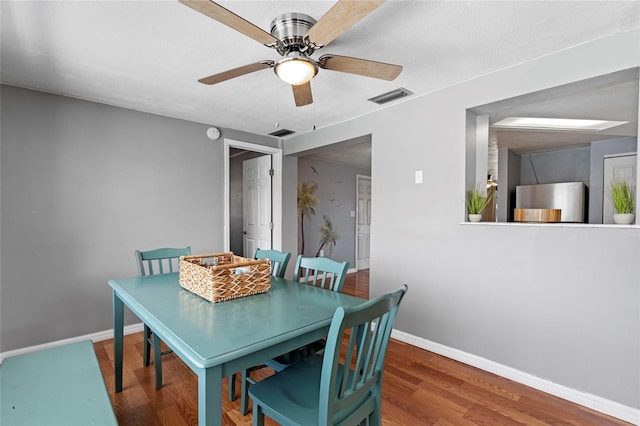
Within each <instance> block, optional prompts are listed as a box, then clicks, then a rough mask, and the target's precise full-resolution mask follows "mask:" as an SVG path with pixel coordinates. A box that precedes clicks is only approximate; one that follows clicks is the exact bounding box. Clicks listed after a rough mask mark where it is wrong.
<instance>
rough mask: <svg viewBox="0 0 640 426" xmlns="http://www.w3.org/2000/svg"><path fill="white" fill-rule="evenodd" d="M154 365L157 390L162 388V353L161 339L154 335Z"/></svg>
mask: <svg viewBox="0 0 640 426" xmlns="http://www.w3.org/2000/svg"><path fill="white" fill-rule="evenodd" d="M153 364H154V366H155V368H156V389H160V388H161V387H162V353H161V351H160V339H159V338H158V336H156V335H155V334H154V335H153Z"/></svg>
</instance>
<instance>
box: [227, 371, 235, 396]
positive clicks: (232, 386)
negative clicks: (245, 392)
mask: <svg viewBox="0 0 640 426" xmlns="http://www.w3.org/2000/svg"><path fill="white" fill-rule="evenodd" d="M227 380H228V382H227V388H228V391H229V401H235V400H236V373H233V374H232V375H230V376H229V377H227Z"/></svg>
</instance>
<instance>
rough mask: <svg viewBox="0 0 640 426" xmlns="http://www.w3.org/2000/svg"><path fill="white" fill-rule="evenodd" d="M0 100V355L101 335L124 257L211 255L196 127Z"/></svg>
mask: <svg viewBox="0 0 640 426" xmlns="http://www.w3.org/2000/svg"><path fill="white" fill-rule="evenodd" d="M1 101H2V103H1V108H2V117H1V120H2V121H1V122H0V124H1V132H2V133H1V139H0V143H1V145H0V153H1V155H0V158H1V167H0V171H1V182H2V194H1V216H0V217H1V224H0V226H1V254H2V257H1V259H0V260H1V265H2V268H1V276H0V299H1V300H0V352H5V351H9V350H13V349H18V348H23V347H27V346H31V345H36V344H42V343H46V342H51V341H56V340H60V339H65V338H71V337H76V336H80V335H84V334H88V333H94V332H99V331H103V330H108V329H111V328H113V324H112V313H111V312H112V302H111V292H110V288H109V286H108V285H107V281H108V280H109V279H111V278H117V277H123V276H133V275H136V274H137V269H136V264H135V261H134V256H133V252H134V250H135V249H143V250H144V249H152V248H156V247H167V246H170V247H171V246H175V247H179V246H187V245H190V246H191V247H192V249H193V252H194V253H203V252H211V251H220V250H222V249H223V235H222V230H223V223H222V222H223V203H221V202H220V199H221V198H222V195H223V188H222V182H223V166H222V164H223V163H222V143H221V141H220V140H219V141H210V140H209V139H207V137H206V135H205V132H206V129H207V127H208V126H206V125H204V124H198V123H192V122H187V121H182V120H176V119H171V118H166V117H160V116H155V115H151V114H145V113H141V112H137V111H132V110H126V109H122V108H116V107H111V106H107V105H102V104H97V103H92V102H86V101H80V100H77V99H71V98H66V97H61V96H56V95H51V94H46V93H42V92H35V91H30V90H25V89H19V88H15V87H11V86H5V85H3V86H1ZM222 130H223V136H226V137H230V138H233V139H236V140H245V141H248V142H254V143H260V142H263V143H270V144H277V140H275V139H274V138H266V137H261V136H259V135H251V134H247V133H245V132H240V131H233V130H227V129H222ZM126 322H127V324H130V323H134V322H138V320H137V318H135V317H133V315H128V316H127V318H126Z"/></svg>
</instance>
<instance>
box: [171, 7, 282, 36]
mask: <svg viewBox="0 0 640 426" xmlns="http://www.w3.org/2000/svg"><path fill="white" fill-rule="evenodd" d="M178 1H179V2H180V3H182V4H184V5H185V6H188V7H190V8H191V9H193V10H195V11H198V12H200V13H202V14H203V15H207V16H208V17H210V18H213V19H215V20H216V21H218V22H220V23H222V24H224V25H226V26H228V27H231V28H233V29H234V30H236V31H239V32H241V33H242V34H244V35H246V36H248V37H251V38H252V39H254V40H256V41H258V42H260V43H262V44H264V45H265V46H268V47H274V46H275V45H277V44H278V43H280V40H278V39H277V38H275V37H274V36H272V35H271V34H269V33H268V32H266V31H264V30H263V29H262V28H260V27H257V26H255V25H253V24H252V23H251V22H249V21H247V20H245V19H244V18H241V17H240V16H238V15H236V14H235V13H233V12H231V11H230V10H227V9H225V8H224V7H222V6H220V5H219V4H218V3H214V2H212V1H210V0H178Z"/></svg>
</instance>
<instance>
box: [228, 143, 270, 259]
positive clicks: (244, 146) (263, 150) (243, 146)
mask: <svg viewBox="0 0 640 426" xmlns="http://www.w3.org/2000/svg"><path fill="white" fill-rule="evenodd" d="M234 148H236V149H240V150H243V151H248V152H254V153H256V154H255V156H260V155H261V154H262V155H264V154H267V155H268V156H269V157H270V160H271V169H273V176H272V184H271V197H270V198H271V223H272V230H271V231H272V232H271V248H273V249H276V250H282V150H281V149H280V148H273V147H269V146H264V145H257V144H252V143H248V142H242V141H237V140H233V139H225V140H224V146H223V159H224V250H225V251H233V250H232V249H231V233H232V232H233V233H234V235H235V234H237V233H238V229H237V227H235V226H234V227H232V226H231V210H232V205H233V203H234V197H236V199H237V194H233V196H232V194H231V191H230V182H231V157H232V155H231V154H232V150H233V149H234ZM234 192H235V191H234ZM236 203H237V201H236ZM242 204H243V203H242ZM242 231H243V230H242V229H240V231H239V232H242ZM240 247H241V246H239V245H237V244H234V249H235V251H234V253H236V252H237V254H240V253H239V252H240V251H243V255H244V256H245V257H252V256H253V253H246V252H244V251H245V248H244V247H242V249H240ZM261 248H262V247H261Z"/></svg>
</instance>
